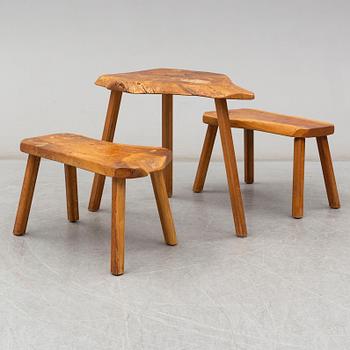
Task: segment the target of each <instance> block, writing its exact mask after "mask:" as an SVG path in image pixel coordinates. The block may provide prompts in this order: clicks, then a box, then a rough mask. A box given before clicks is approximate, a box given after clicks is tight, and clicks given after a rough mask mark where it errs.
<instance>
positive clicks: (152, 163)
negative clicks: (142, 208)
mask: <svg viewBox="0 0 350 350" xmlns="http://www.w3.org/2000/svg"><path fill="white" fill-rule="evenodd" d="M21 151H22V152H25V153H29V154H31V155H34V156H36V157H42V158H47V159H51V160H54V161H57V162H61V163H64V164H68V165H71V166H73V167H77V168H81V169H85V170H88V171H92V172H95V173H98V174H101V175H105V176H110V177H119V178H135V177H143V176H147V175H148V174H149V173H151V172H154V171H159V170H163V169H164V167H165V166H166V165H167V164H168V163H169V162H170V160H171V152H170V151H169V150H167V149H165V148H160V147H145V146H131V145H122V144H114V143H111V142H105V141H99V140H95V139H91V138H89V137H85V136H81V135H75V134H52V135H45V136H39V137H33V138H29V139H25V140H23V141H22V143H21Z"/></svg>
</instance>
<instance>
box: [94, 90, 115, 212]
mask: <svg viewBox="0 0 350 350" xmlns="http://www.w3.org/2000/svg"><path fill="white" fill-rule="evenodd" d="M121 98H122V93H121V92H119V91H111V95H110V98H109V103H108V108H107V114H106V120H105V126H104V129H103V134H102V140H103V141H109V142H112V141H113V138H114V133H115V127H116V124H117V119H118V113H119V107H120V101H121ZM105 180H106V177H105V176H103V175H100V174H95V177H94V182H93V184H92V189H91V195H90V202H89V210H90V211H97V210H99V209H100V204H101V198H102V193H103V188H104V184H105Z"/></svg>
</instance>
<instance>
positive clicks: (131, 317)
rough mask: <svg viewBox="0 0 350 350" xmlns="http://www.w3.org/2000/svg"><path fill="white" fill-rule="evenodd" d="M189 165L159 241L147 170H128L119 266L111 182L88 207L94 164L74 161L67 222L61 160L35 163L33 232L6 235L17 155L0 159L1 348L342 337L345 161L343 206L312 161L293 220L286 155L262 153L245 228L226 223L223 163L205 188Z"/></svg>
mask: <svg viewBox="0 0 350 350" xmlns="http://www.w3.org/2000/svg"><path fill="white" fill-rule="evenodd" d="M195 166H196V164H195V163H191V162H188V163H185V162H177V163H176V165H175V195H174V198H173V199H172V200H171V204H172V208H173V214H174V218H175V223H176V228H177V235H178V241H179V244H178V246H176V247H169V246H166V245H165V244H164V243H163V240H162V233H161V228H160V224H159V220H158V216H157V212H156V206H155V202H154V198H153V194H152V190H151V184H150V180H149V179H148V178H144V179H139V180H131V181H129V182H128V184H127V224H126V261H125V263H126V271H125V275H124V276H121V277H114V276H112V275H110V274H109V251H110V247H109V243H110V232H109V230H110V209H111V207H110V183H109V182H108V186H107V188H106V192H105V196H104V198H103V203H102V209H101V211H100V212H97V213H89V212H88V211H87V209H86V207H87V201H88V195H89V191H90V184H91V175H90V174H88V173H86V172H83V171H80V172H79V179H80V183H79V191H80V217H81V220H80V222H79V223H76V224H71V223H69V222H67V221H66V217H65V192H64V177H63V172H62V166H60V165H59V164H55V163H49V162H46V161H43V163H42V165H41V169H40V172H39V177H38V183H37V188H36V190H37V191H36V194H35V196H34V203H33V207H32V212H31V217H30V219H29V224H28V233H27V235H26V236H23V237H14V236H12V234H11V231H12V225H13V220H14V215H15V209H16V205H17V199H18V194H19V190H20V184H21V181H22V175H23V170H24V162H23V161H1V162H0V168H1V175H0V349H2V350H14V349H16V350H17V349H20V350H26V349H35V350H41V349H43V350H44V349H45V350H47V349H50V350H52V349H60V350H61V349H62V350H63V349H64V350H67V349H82V350H83V349H84V350H89V349H94V350H95V349H99V350H104V349H128V350H129V349H130V350H131V349H132V350H137V349H152V350H158V349H159V350H164V349H166V350H173V349H174V350H175V349H191V350H195V349H198V350H206V349H213V350H214V349H215V350H218V349H219V350H226V349H239V350H258V349H259V350H273V349H275V350H292V349H300V350H301V349H305V350H324V349H332V350H338V349H349V348H350V181H349V180H350V177H349V173H350V163H347V162H337V163H336V164H335V167H336V174H337V180H338V185H339V190H340V193H341V200H342V205H343V207H342V209H340V210H331V209H329V208H328V206H327V199H326V195H325V190H324V185H323V180H322V176H321V169H320V166H319V164H318V163H316V162H310V163H307V165H306V178H305V187H306V191H305V217H304V218H303V219H302V220H295V219H292V218H291V217H290V202H291V191H290V190H291V163H289V162H257V163H256V183H255V184H253V185H245V184H242V192H243V195H244V201H245V207H246V216H247V222H248V228H249V237H248V238H246V239H239V238H236V237H235V235H234V234H233V224H232V217H231V211H230V206H229V199H228V194H227V191H226V180H225V176H224V168H223V164H222V163H213V164H212V165H211V168H210V171H209V174H208V181H207V184H206V187H205V192H203V193H201V194H193V193H192V192H191V186H192V180H193V177H194V173H195ZM240 168H242V164H240ZM241 174H242V173H241ZM241 177H242V176H241Z"/></svg>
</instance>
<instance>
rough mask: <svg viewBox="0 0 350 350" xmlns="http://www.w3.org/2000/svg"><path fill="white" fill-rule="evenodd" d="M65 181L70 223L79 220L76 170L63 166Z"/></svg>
mask: <svg viewBox="0 0 350 350" xmlns="http://www.w3.org/2000/svg"><path fill="white" fill-rule="evenodd" d="M64 174H65V180H66V198H67V216H68V220H69V221H70V222H75V221H78V220H79V203H78V182H77V168H75V167H73V166H70V165H67V164H65V165H64Z"/></svg>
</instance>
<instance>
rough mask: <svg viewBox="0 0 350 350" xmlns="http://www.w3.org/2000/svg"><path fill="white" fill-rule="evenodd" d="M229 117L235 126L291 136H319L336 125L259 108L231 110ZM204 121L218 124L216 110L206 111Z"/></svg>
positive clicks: (331, 131) (324, 134)
mask: <svg viewBox="0 0 350 350" xmlns="http://www.w3.org/2000/svg"><path fill="white" fill-rule="evenodd" d="M229 118H230V124H231V127H233V128H243V129H249V130H258V131H264V132H269V133H272V134H279V135H285V136H291V137H318V136H326V135H331V134H333V133H334V125H333V124H331V123H327V122H324V121H319V120H312V119H306V118H302V117H293V116H288V115H283V114H277V113H271V112H265V111H260V110H257V109H248V108H244V109H233V110H229ZM203 122H204V123H206V124H209V125H218V121H217V116H216V112H206V113H204V115H203Z"/></svg>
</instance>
